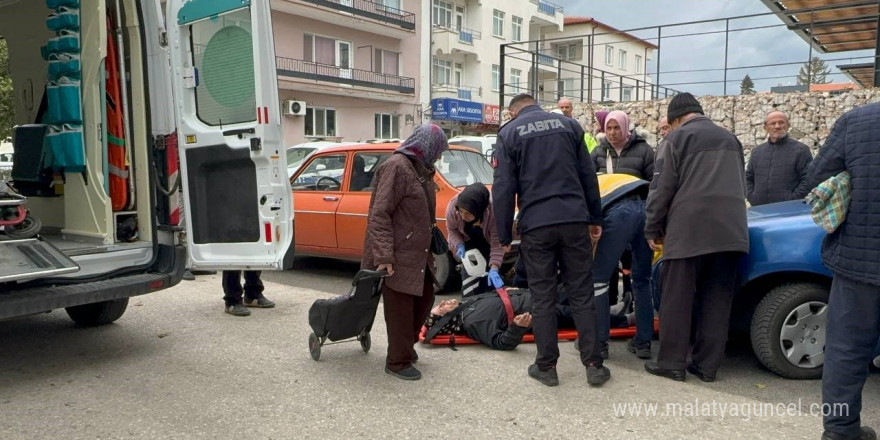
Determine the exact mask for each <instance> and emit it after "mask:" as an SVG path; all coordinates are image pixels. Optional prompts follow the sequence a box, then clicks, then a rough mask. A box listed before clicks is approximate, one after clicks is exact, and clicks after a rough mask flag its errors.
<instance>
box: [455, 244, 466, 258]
mask: <svg viewBox="0 0 880 440" xmlns="http://www.w3.org/2000/svg"><path fill="white" fill-rule="evenodd" d="M455 255H458V259H459V260H463V259H464V243H459V244H458V246H457V247H456V248H455Z"/></svg>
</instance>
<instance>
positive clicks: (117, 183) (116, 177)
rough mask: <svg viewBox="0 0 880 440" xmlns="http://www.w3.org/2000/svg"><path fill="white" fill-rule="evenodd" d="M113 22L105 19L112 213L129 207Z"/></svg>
mask: <svg viewBox="0 0 880 440" xmlns="http://www.w3.org/2000/svg"><path fill="white" fill-rule="evenodd" d="M113 29H116V28H115V27H114V23H113V20H112V19H111V18H110V16H109V15H108V16H107V59H106V61H105V67H106V73H107V80H106V89H107V162H108V168H109V175H110V177H109V180H110V201H111V203H112V206H113V210H114V211H121V210H123V209H125V208H126V207H127V206H128V185H129V181H128V177H129V172H128V160H127V158H126V157H125V128H124V126H123V124H124V123H125V120H124V117H123V108H122V89H121V85H120V78H119V69H118V66H119V49H118V48H117V46H116V39H115V38H114V37H113V34H114V33H113V32H112V30H113Z"/></svg>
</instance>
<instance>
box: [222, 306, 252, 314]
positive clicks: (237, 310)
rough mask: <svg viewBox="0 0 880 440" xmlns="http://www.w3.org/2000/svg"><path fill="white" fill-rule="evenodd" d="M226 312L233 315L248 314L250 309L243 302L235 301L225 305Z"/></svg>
mask: <svg viewBox="0 0 880 440" xmlns="http://www.w3.org/2000/svg"><path fill="white" fill-rule="evenodd" d="M226 313H229V314H230V315H235V316H248V315H250V314H251V311H250V310H248V308H247V307H245V306H244V304H241V303H237V304H232V305H231V306H226Z"/></svg>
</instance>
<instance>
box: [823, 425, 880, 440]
mask: <svg viewBox="0 0 880 440" xmlns="http://www.w3.org/2000/svg"><path fill="white" fill-rule="evenodd" d="M845 439H846V440H876V439H877V433H876V432H874V430H873V429H871V428H869V427H867V426H862V427H861V428H859V435H858V437H846V436H843V435H840V434H837V433H834V432H828V431H825V432H823V433H822V440H845Z"/></svg>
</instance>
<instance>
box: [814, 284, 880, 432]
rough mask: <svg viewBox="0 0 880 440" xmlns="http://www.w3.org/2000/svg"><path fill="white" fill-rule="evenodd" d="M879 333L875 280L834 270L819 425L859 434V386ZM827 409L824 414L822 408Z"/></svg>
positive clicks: (879, 290) (865, 376)
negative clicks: (870, 282) (858, 279)
mask: <svg viewBox="0 0 880 440" xmlns="http://www.w3.org/2000/svg"><path fill="white" fill-rule="evenodd" d="M878 337H880V286H875V285H871V284H865V283H861V282H858V281H855V280H853V279H850V278H844V277H842V276H840V275H837V274H835V275H834V280H833V281H832V282H831V297H830V299H829V301H828V327H827V329H826V331H825V365H824V367H823V370H822V403H824V404H825V405H824V406H823V408H822V409H823V422H824V425H825V430H826V431H830V432H833V433H836V434H840V435H842V436H845V437H847V438H849V437H852V438H856V437H857V436H858V435H859V427H860V426H861V418H860V416H859V414H860V413H861V412H862V388H863V387H864V386H865V381H866V380H867V379H868V373H869V371H868V369H869V365H870V362H871V359H872V358H873V351H874V347H875V346H876V345H877V339H878ZM829 412H830V413H831V414H829V415H827V416H826V415H825V414H826V413H829Z"/></svg>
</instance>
